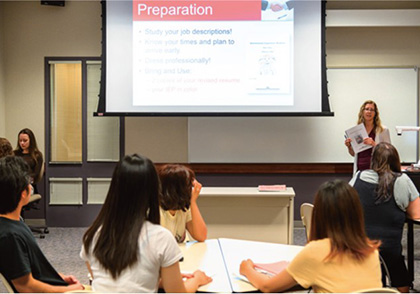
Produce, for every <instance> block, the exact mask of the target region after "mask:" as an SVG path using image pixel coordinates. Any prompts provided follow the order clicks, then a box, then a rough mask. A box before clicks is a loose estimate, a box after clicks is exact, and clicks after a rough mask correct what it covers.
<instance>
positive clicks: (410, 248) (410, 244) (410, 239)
mask: <svg viewBox="0 0 420 294" xmlns="http://www.w3.org/2000/svg"><path fill="white" fill-rule="evenodd" d="M407 263H408V274H409V275H410V278H411V281H414V224H413V221H412V220H410V219H408V220H407Z"/></svg>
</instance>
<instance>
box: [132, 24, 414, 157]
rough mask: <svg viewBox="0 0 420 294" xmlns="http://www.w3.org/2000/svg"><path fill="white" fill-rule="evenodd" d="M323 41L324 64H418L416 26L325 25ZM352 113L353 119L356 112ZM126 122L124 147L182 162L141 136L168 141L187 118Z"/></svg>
mask: <svg viewBox="0 0 420 294" xmlns="http://www.w3.org/2000/svg"><path fill="white" fill-rule="evenodd" d="M326 41H327V43H326V51H327V67H350V66H355V67H357V66H360V67H369V66H371V67H381V66H384V67H385V66H386V67H392V66H396V67H398V66H420V27H395V28H391V27H382V28H379V27H378V28H376V27H372V28H336V27H334V28H327V30H326ZM353 115H354V117H355V120H356V118H357V113H354V114H353ZM129 122H130V123H129V124H128V125H127V128H128V126H136V125H141V126H142V127H141V128H134V129H130V134H131V136H130V137H127V138H126V142H125V143H126V150H130V151H136V152H143V154H145V155H146V156H149V157H151V158H152V159H153V160H155V161H156V162H186V155H185V153H183V152H179V153H173V152H172V153H171V152H166V150H165V149H164V148H165V144H164V145H155V144H154V142H153V141H150V142H145V141H144V139H143V138H144V135H145V134H147V135H149V134H153V135H154V136H155V135H157V136H158V137H159V140H160V141H162V142H168V143H169V142H171V141H170V139H171V138H169V137H166V134H168V133H171V134H173V132H176V133H180V134H183V135H184V134H185V131H186V129H187V125H188V123H187V118H169V119H166V123H164V124H158V125H157V124H156V123H155V121H154V120H150V119H145V118H130V119H129ZM384 123H385V124H386V122H384ZM145 130H148V131H146V132H145ZM171 147H172V148H174V150H179V149H180V150H187V148H188V139H186V140H184V141H182V140H179V141H174V142H172V143H171ZM349 162H351V158H350V157H349Z"/></svg>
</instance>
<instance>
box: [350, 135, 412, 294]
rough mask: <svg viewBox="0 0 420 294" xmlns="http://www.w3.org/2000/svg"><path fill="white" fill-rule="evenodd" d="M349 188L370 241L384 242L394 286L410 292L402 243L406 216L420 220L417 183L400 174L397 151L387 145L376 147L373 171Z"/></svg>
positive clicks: (361, 175) (382, 251)
mask: <svg viewBox="0 0 420 294" xmlns="http://www.w3.org/2000/svg"><path fill="white" fill-rule="evenodd" d="M350 184H351V185H353V186H354V188H355V189H356V191H357V192H358V194H359V197H360V201H361V203H362V206H363V211H364V216H365V226H366V233H367V235H368V237H369V238H373V239H379V240H381V241H382V245H381V247H380V250H379V252H380V254H381V256H382V257H383V259H384V261H385V264H386V265H387V267H388V269H389V273H390V277H391V286H393V287H396V288H397V289H398V291H400V292H408V291H409V286H410V284H411V282H412V281H411V280H410V278H409V275H408V271H407V267H406V265H405V262H404V256H403V255H402V245H401V239H402V234H403V229H404V223H405V219H406V216H408V217H410V218H413V219H418V218H419V217H420V199H419V192H418V191H417V189H416V187H415V185H414V183H413V182H412V181H411V179H410V178H409V177H408V176H407V175H406V174H403V173H401V161H400V157H399V155H398V152H397V149H396V148H395V147H394V146H393V145H391V144H389V143H386V142H381V143H379V144H378V145H376V147H375V148H374V150H373V154H372V163H371V169H369V170H364V171H361V172H357V173H356V175H355V176H354V177H353V179H352V180H351V181H350Z"/></svg>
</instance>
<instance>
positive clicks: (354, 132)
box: [346, 123, 372, 153]
mask: <svg viewBox="0 0 420 294" xmlns="http://www.w3.org/2000/svg"><path fill="white" fill-rule="evenodd" d="M346 136H347V138H350V139H351V147H352V148H353V151H354V152H355V153H359V152H362V151H365V150H367V149H369V148H372V146H371V145H366V144H365V143H363V139H364V138H367V137H369V136H368V134H367V132H366V128H365V126H364V124H363V123H361V124H359V125H357V126H354V127H352V128H350V129H348V130H346Z"/></svg>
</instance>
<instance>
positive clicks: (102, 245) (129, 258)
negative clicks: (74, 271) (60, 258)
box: [80, 154, 211, 293]
mask: <svg viewBox="0 0 420 294" xmlns="http://www.w3.org/2000/svg"><path fill="white" fill-rule="evenodd" d="M159 189H160V186H159V178H158V175H157V172H156V169H155V167H154V165H153V163H152V161H150V160H149V159H148V158H146V157H143V156H140V155H136V154H134V155H127V156H125V157H124V158H123V159H122V160H121V161H120V162H119V163H118V164H117V166H116V168H115V170H114V173H113V176H112V180H111V185H110V188H109V191H108V195H107V197H106V200H105V203H104V205H103V206H102V209H101V211H100V212H99V215H98V217H97V218H96V219H95V221H94V222H93V224H92V226H91V227H90V228H89V229H88V230H87V231H86V233H85V234H84V236H83V247H82V250H81V253H80V255H81V257H82V259H84V260H85V261H86V262H87V264H88V268H90V269H91V274H92V275H93V283H92V288H93V290H94V291H96V292H144V293H148V292H156V291H157V290H158V285H159V281H160V279H161V285H162V287H163V289H164V290H165V291H166V292H195V291H196V290H197V289H198V287H199V286H201V285H205V284H207V283H209V282H210V281H211V278H209V277H207V276H206V275H205V274H204V273H203V272H201V271H196V272H195V273H194V274H193V277H192V278H189V279H187V280H186V281H185V283H184V282H183V280H182V276H181V272H180V269H179V260H180V259H181V258H182V254H181V251H180V249H179V247H178V244H177V243H176V241H175V239H174V237H173V236H172V235H171V233H170V232H169V231H168V230H167V229H165V228H163V227H162V226H160V225H159V221H160V217H159V193H160V191H159Z"/></svg>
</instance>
